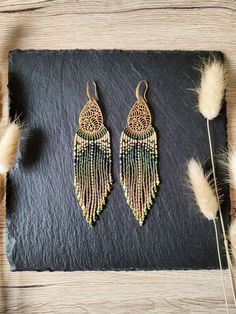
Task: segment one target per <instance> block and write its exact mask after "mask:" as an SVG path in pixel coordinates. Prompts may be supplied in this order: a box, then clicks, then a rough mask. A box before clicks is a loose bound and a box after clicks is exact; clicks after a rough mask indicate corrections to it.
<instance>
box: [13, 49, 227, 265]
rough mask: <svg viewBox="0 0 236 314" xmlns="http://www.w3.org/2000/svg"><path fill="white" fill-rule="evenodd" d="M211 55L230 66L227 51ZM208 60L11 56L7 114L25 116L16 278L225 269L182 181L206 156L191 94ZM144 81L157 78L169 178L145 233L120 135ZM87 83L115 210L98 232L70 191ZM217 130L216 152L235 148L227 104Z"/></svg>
mask: <svg viewBox="0 0 236 314" xmlns="http://www.w3.org/2000/svg"><path fill="white" fill-rule="evenodd" d="M212 54H215V55H217V56H218V57H219V58H223V56H222V54H221V53H218V52H214V53H212ZM208 55H209V52H199V51H196V52H181V51H176V52H165V51H163V52H161V51H93V50H90V51H81V50H74V51H19V50H18V51H12V52H11V53H10V56H9V93H10V114H11V117H12V118H14V117H15V116H16V115H20V119H21V120H22V121H24V123H25V128H24V139H23V140H22V141H21V145H20V156H19V159H18V162H17V164H16V166H15V167H14V169H13V170H12V171H11V173H10V174H9V178H8V193H7V256H8V259H9V262H10V265H11V269H12V270H13V271H21V270H40V271H43V270H67V271H72V270H135V269H144V270H155V269H157V270H159V269H202V268H203V269H211V268H218V261H217V254H216V245H215V237H214V228H213V224H212V223H209V222H208V221H206V220H205V219H204V218H202V217H201V215H200V214H199V213H198V209H197V207H196V206H195V205H194V201H193V199H192V198H191V197H190V196H189V194H190V193H189V190H188V189H187V188H186V185H185V173H186V161H187V160H188V159H190V158H191V157H192V156H195V157H198V158H200V159H201V160H203V161H205V160H209V153H208V145H207V132H206V121H205V120H204V119H203V118H202V116H201V115H200V114H199V113H197V112H196V110H195V106H196V103H197V100H196V96H195V94H194V93H193V92H192V91H191V89H193V88H194V87H195V86H196V84H197V83H198V81H199V72H198V71H196V66H198V65H199V64H200V61H201V58H202V57H203V58H204V57H208ZM141 79H146V80H148V82H149V91H148V101H149V105H150V109H151V112H152V116H153V124H154V127H155V128H156V131H157V132H158V136H159V140H158V141H159V154H160V158H159V172H160V178H161V185H160V189H159V192H158V195H157V197H156V200H155V203H154V206H153V207H152V208H151V211H150V213H149V215H148V218H147V220H146V223H145V225H144V226H143V227H140V226H139V225H138V223H137V222H136V221H135V219H134V218H133V217H132V214H131V212H130V210H129V207H128V206H127V204H126V201H125V198H124V194H123V190H122V187H121V185H120V182H119V138H120V133H121V131H122V129H123V128H124V127H125V125H126V118H127V115H128V112H129V110H130V108H131V106H132V104H133V103H134V101H135V88H136V85H137V83H138V82H139V80H141ZM87 80H95V81H96V82H97V84H98V92H99V96H100V105H101V107H102V111H103V114H104V120H105V124H106V126H107V127H108V128H109V130H110V132H111V139H112V158H113V177H114V184H113V189H112V191H111V193H110V195H109V197H108V201H107V205H106V207H105V209H104V211H103V213H102V214H101V216H100V219H99V221H98V222H97V224H96V226H95V227H93V228H91V227H89V226H88V225H87V223H86V222H85V220H84V218H83V216H82V213H81V209H80V208H79V204H78V201H77V200H76V197H75V191H74V186H73V145H72V142H73V137H74V134H75V131H76V127H77V120H78V117H79V113H80V111H81V109H82V108H83V106H84V104H85V102H86V101H87V98H86V93H85V84H86V81H87ZM212 129H213V144H214V148H215V153H219V151H220V150H221V149H222V148H225V147H226V140H227V139H226V115H225V106H224V108H223V110H222V112H221V114H220V116H219V117H218V118H217V119H215V120H214V121H213V122H212ZM206 165H209V162H207V164H206ZM217 171H218V178H219V181H220V182H222V172H221V171H220V169H219V168H218V167H217ZM221 188H222V192H223V193H224V203H223V208H224V216H225V219H226V220H228V218H229V206H230V202H229V193H228V186H227V185H224V184H221ZM218 227H219V226H218ZM219 229H220V228H219ZM222 247H223V244H222V242H221V248H222ZM222 255H223V256H225V254H224V252H223V249H222ZM224 265H225V260H224Z"/></svg>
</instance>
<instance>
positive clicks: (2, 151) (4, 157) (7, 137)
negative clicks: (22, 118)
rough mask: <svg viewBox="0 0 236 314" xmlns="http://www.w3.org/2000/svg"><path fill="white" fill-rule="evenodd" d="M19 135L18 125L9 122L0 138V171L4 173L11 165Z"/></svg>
mask: <svg viewBox="0 0 236 314" xmlns="http://www.w3.org/2000/svg"><path fill="white" fill-rule="evenodd" d="M20 136H21V130H20V125H19V124H18V123H17V122H12V123H10V124H9V125H8V126H7V128H6V130H5V132H4V133H3V135H2V137H1V139H0V173H6V172H8V171H9V170H10V169H11V168H12V167H13V165H14V163H15V159H16V153H17V148H18V142H19V139H20Z"/></svg>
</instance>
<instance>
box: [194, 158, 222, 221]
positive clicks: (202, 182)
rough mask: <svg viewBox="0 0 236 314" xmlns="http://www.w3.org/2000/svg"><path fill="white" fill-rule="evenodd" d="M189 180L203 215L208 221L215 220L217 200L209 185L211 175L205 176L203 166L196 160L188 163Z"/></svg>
mask: <svg viewBox="0 0 236 314" xmlns="http://www.w3.org/2000/svg"><path fill="white" fill-rule="evenodd" d="M188 178H189V183H190V184H191V187H192V190H193V193H194V196H195V200H196V203H197V205H198V206H199V208H200V211H201V213H202V214H203V215H204V216H205V217H206V218H207V219H208V220H212V219H215V218H216V215H217V211H218V202H217V198H216V196H215V193H214V190H213V188H212V186H211V184H210V183H209V180H208V179H209V175H205V174H204V171H203V168H202V165H201V164H200V162H199V161H196V160H195V159H194V158H192V159H191V160H190V161H189V162H188Z"/></svg>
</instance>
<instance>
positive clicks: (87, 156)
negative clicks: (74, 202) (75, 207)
mask: <svg viewBox="0 0 236 314" xmlns="http://www.w3.org/2000/svg"><path fill="white" fill-rule="evenodd" d="M74 178H75V182H74V183H75V188H76V195H77V198H78V201H79V203H80V206H81V208H82V211H83V215H84V217H85V218H86V221H87V223H88V224H90V225H92V224H93V223H94V222H95V221H96V219H97V216H98V215H99V214H100V212H101V210H102V208H103V205H104V204H105V199H106V197H107V194H108V192H109V191H110V189H111V184H112V175H111V148H110V134H109V132H108V130H107V129H106V128H105V127H104V128H103V129H102V130H101V131H100V132H99V133H98V134H96V135H90V134H86V133H85V132H83V130H82V129H80V128H79V129H78V131H77V133H76V136H75V139H74Z"/></svg>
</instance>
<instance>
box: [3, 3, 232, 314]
mask: <svg viewBox="0 0 236 314" xmlns="http://www.w3.org/2000/svg"><path fill="white" fill-rule="evenodd" d="M235 10H236V2H235V1H234V0H221V1H220V0H218V1H216V0H208V1H203V0H191V1H186V0H176V1H173V0H171V1H164V0H159V1H154V0H152V1H151V0H136V1H131V0H129V1H128V0H118V1H116V0H110V1H108V0H107V1H105V0H94V1H90V0H80V1H76V0H71V1H66V0H41V1H40V0H35V1H33V0H26V1H22V3H20V1H18V0H2V1H1V2H0V65H1V82H2V84H1V85H2V86H1V91H0V96H1V99H2V103H4V104H5V105H4V106H3V119H2V122H1V127H0V132H1V131H2V129H3V128H4V125H5V123H6V119H7V117H6V116H7V115H6V111H7V110H6V108H7V106H6V95H7V89H6V85H7V55H8V51H9V50H11V49H15V48H21V49H74V48H81V49H88V48H94V49H105V48H107V49H112V48H117V49H155V50H156V49H167V50H176V49H186V50H222V51H223V52H224V53H225V55H226V58H227V63H228V66H229V71H228V76H229V83H228V88H227V102H228V108H227V113H228V134H229V143H230V147H232V146H233V145H234V144H236V106H235V101H236V14H235ZM231 194H232V205H233V206H232V207H233V208H234V207H236V194H235V193H231ZM0 219H1V221H0V232H1V234H0V252H1V255H0V283H1V286H0V313H224V312H225V308H224V299H223V293H222V288H221V282H220V279H219V271H186V272H184V271H182V272H173V271H171V272H168V271H162V272H75V273H11V272H10V271H9V266H8V263H7V261H6V258H5V239H4V234H5V206H4V203H3V204H2V209H1V217H0ZM225 279H226V285H227V292H228V294H229V295H230V284H229V278H228V273H227V272H226V271H225ZM230 304H231V308H232V310H231V313H233V312H235V311H234V310H233V307H232V297H231V295H230Z"/></svg>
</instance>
